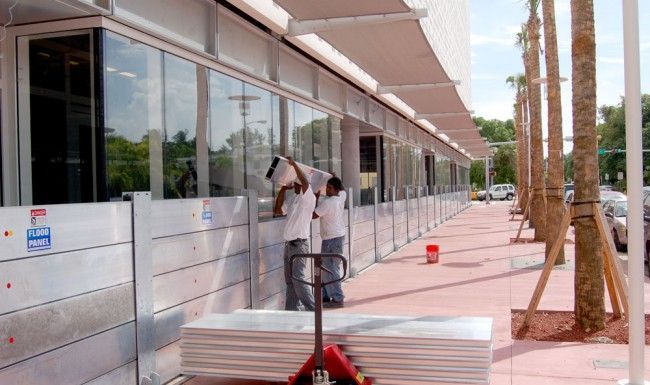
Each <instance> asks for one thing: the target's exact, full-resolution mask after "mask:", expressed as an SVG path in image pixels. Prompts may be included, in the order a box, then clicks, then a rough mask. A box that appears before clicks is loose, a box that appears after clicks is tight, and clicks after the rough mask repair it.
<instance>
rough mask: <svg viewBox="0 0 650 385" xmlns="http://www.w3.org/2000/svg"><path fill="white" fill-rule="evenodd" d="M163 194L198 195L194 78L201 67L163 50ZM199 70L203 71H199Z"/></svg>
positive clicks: (203, 75) (195, 87) (197, 75)
mask: <svg viewBox="0 0 650 385" xmlns="http://www.w3.org/2000/svg"><path fill="white" fill-rule="evenodd" d="M164 65H165V73H164V77H165V136H164V140H163V171H164V174H163V175H164V196H165V199H170V198H194V197H197V196H198V182H199V181H198V175H197V170H196V127H197V123H198V122H199V121H200V119H199V118H198V106H197V100H198V98H197V92H198V87H197V77H199V76H201V77H203V78H204V79H205V68H203V67H201V66H199V65H197V64H194V63H191V62H189V61H187V60H183V59H180V58H178V57H176V56H173V55H170V54H167V53H165V55H164ZM201 71H203V74H201V73H200V72H201Z"/></svg>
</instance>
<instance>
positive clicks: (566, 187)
mask: <svg viewBox="0 0 650 385" xmlns="http://www.w3.org/2000/svg"><path fill="white" fill-rule="evenodd" d="M573 189H574V186H573V183H567V184H565V185H564V201H565V202H571V200H572V199H569V194H572V193H573Z"/></svg>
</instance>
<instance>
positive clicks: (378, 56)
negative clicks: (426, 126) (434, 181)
mask: <svg viewBox="0 0 650 385" xmlns="http://www.w3.org/2000/svg"><path fill="white" fill-rule="evenodd" d="M275 2H276V3H277V4H279V5H280V6H281V7H282V8H284V9H285V10H286V11H287V12H288V13H289V14H290V15H291V16H292V17H293V18H295V19H297V20H298V21H307V20H312V21H313V20H326V19H329V20H331V19H334V18H342V17H352V16H369V15H388V14H395V13H404V12H410V11H412V10H411V8H410V7H409V6H408V5H407V4H406V3H405V2H404V1H403V0H354V1H350V0H327V1H322V0H275ZM317 34H318V36H319V37H321V38H322V39H323V40H325V41H327V42H328V43H329V44H330V45H332V46H333V47H334V48H336V49H337V50H338V51H339V52H341V53H342V54H343V55H345V56H346V57H347V58H349V59H350V60H351V61H353V62H354V63H355V64H357V65H358V66H359V67H360V68H361V69H363V70H364V71H365V72H367V73H368V74H369V75H370V76H372V77H373V78H374V79H375V80H377V82H378V83H379V85H380V86H411V85H424V84H431V85H433V84H440V83H450V82H452V81H454V80H456V79H450V77H449V76H448V75H447V73H446V71H445V69H444V68H443V66H442V64H441V63H440V61H439V60H438V57H437V56H436V54H435V52H434V51H433V48H432V47H431V45H430V44H429V42H428V40H427V38H426V36H425V33H424V30H423V28H422V26H421V24H420V22H419V21H418V20H403V21H394V22H391V23H382V24H370V25H368V24H361V23H359V25H355V24H352V25H349V26H347V27H346V28H340V29H333V30H326V31H321V32H318V33H317ZM391 92H392V93H393V94H394V95H395V96H397V97H398V98H400V99H402V100H403V101H404V102H405V103H406V104H408V105H409V106H410V107H411V108H413V109H414V110H415V112H416V113H418V114H442V113H453V112H463V113H466V114H465V115H462V116H453V117H451V116H450V117H445V116H441V117H430V118H429V117H427V118H426V120H428V121H429V122H431V123H432V124H433V125H435V126H436V128H437V129H438V131H437V133H439V134H445V135H447V136H448V137H449V139H450V142H456V141H459V142H458V145H459V148H462V149H465V150H466V151H467V152H469V153H470V154H471V155H472V157H479V156H485V155H489V154H491V152H490V150H489V148H488V147H487V145H485V143H482V144H481V143H479V144H478V145H473V146H471V147H470V146H468V145H467V144H469V142H466V140H467V139H480V138H481V137H480V134H479V132H478V128H477V127H476V125H475V124H474V122H473V121H472V119H471V116H470V114H469V110H468V108H467V106H465V105H464V103H463V101H462V100H461V98H460V96H459V94H458V91H457V90H456V87H455V86H453V85H452V86H448V87H433V86H432V87H421V88H415V89H414V88H413V87H411V88H409V87H404V89H399V88H391ZM463 140H465V141H463ZM477 142H478V141H477Z"/></svg>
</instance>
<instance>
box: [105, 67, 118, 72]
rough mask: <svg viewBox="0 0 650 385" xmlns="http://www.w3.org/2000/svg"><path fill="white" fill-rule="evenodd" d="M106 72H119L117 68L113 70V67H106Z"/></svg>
mask: <svg viewBox="0 0 650 385" xmlns="http://www.w3.org/2000/svg"><path fill="white" fill-rule="evenodd" d="M106 71H108V72H115V71H117V68H113V67H109V66H106Z"/></svg>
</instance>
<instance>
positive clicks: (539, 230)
mask: <svg viewBox="0 0 650 385" xmlns="http://www.w3.org/2000/svg"><path fill="white" fill-rule="evenodd" d="M539 2H540V0H527V1H526V7H527V8H528V11H529V17H528V22H527V25H526V27H527V31H528V42H529V49H528V62H529V66H530V73H527V74H526V78H527V83H528V87H527V88H528V101H529V108H530V152H531V174H532V179H533V180H532V184H533V200H532V202H531V205H530V213H531V217H532V219H533V221H534V224H535V240H536V241H538V242H540V241H545V240H546V204H545V203H544V196H543V194H544V187H545V185H544V150H543V148H542V145H543V142H542V103H541V95H540V85H539V83H534V82H533V79H538V78H539V24H540V20H539V17H538V16H537V10H538V8H539ZM528 75H530V76H528Z"/></svg>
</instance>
